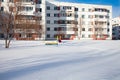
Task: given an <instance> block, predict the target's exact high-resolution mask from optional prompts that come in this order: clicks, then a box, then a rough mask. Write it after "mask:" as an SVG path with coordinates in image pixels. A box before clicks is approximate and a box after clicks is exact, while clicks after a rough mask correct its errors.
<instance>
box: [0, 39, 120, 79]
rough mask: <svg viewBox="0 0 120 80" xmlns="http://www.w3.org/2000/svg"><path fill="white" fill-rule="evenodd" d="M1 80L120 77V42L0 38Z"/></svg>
mask: <svg viewBox="0 0 120 80" xmlns="http://www.w3.org/2000/svg"><path fill="white" fill-rule="evenodd" d="M0 80H120V41H112V40H107V41H105V40H103V41H95V40H80V41H63V42H62V43H60V44H59V45H45V44H44V42H43V41H12V43H11V47H10V48H9V49H5V48H4V43H3V41H0Z"/></svg>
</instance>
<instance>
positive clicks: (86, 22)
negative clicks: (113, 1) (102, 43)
mask: <svg viewBox="0 0 120 80" xmlns="http://www.w3.org/2000/svg"><path fill="white" fill-rule="evenodd" d="M111 18H112V7H111V6H106V5H93V4H82V3H68V2H55V1H53V2H46V38H47V39H53V38H55V37H56V36H59V35H60V36H61V37H62V39H72V38H73V37H75V38H77V39H106V38H109V39H111V38H112V26H111V23H110V19H111Z"/></svg>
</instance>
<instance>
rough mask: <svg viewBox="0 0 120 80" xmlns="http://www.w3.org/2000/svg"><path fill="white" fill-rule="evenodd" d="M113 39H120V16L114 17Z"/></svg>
mask: <svg viewBox="0 0 120 80" xmlns="http://www.w3.org/2000/svg"><path fill="white" fill-rule="evenodd" d="M112 39H113V40H120V17H116V18H113V19H112Z"/></svg>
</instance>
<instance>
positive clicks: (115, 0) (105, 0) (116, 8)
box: [56, 0, 120, 18]
mask: <svg viewBox="0 0 120 80" xmlns="http://www.w3.org/2000/svg"><path fill="white" fill-rule="evenodd" d="M56 1H63V2H75V3H89V4H103V5H111V6H112V10H113V18H114V17H118V16H120V0H56Z"/></svg>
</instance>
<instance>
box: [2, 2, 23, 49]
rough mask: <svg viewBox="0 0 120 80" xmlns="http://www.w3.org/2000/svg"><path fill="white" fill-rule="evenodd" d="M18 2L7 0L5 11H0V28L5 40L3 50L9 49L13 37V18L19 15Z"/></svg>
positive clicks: (14, 23)
mask: <svg viewBox="0 0 120 80" xmlns="http://www.w3.org/2000/svg"><path fill="white" fill-rule="evenodd" d="M20 2H21V1H20V0H13V1H12V2H10V1H9V0H8V2H7V7H4V8H5V11H0V27H1V30H2V33H3V34H4V38H5V48H9V46H10V42H11V40H12V39H13V37H14V36H15V35H14V33H15V26H16V21H15V16H16V15H19V12H18V9H19V8H20V4H21V3H20Z"/></svg>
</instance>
